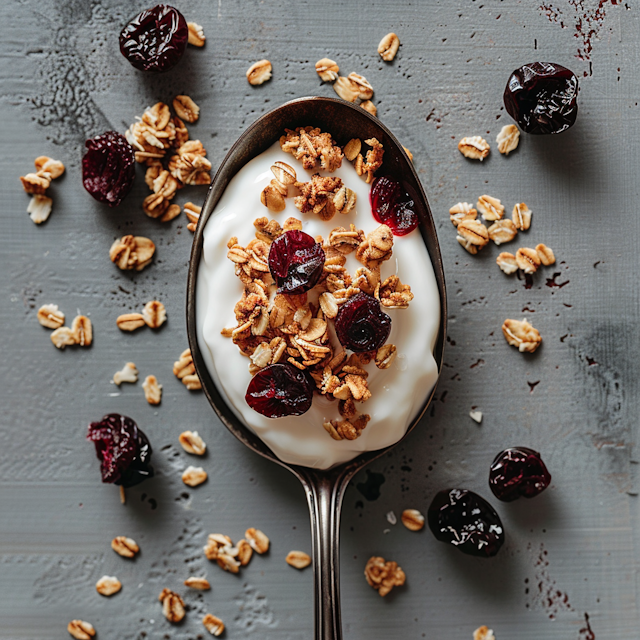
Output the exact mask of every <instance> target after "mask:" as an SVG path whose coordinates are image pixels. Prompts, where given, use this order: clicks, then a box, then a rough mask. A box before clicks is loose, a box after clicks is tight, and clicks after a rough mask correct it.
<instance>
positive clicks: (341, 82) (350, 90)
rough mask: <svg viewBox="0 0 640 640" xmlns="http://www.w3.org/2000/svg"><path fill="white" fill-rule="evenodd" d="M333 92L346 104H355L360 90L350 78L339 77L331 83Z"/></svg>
mask: <svg viewBox="0 0 640 640" xmlns="http://www.w3.org/2000/svg"><path fill="white" fill-rule="evenodd" d="M333 90H334V91H335V92H336V93H337V94H338V95H339V96H340V97H341V98H342V99H343V100H346V101H347V102H355V101H356V100H357V99H358V94H359V93H360V88H359V87H358V85H357V84H356V83H355V82H353V81H352V80H351V79H350V78H347V77H345V76H340V77H339V78H338V79H337V80H336V81H335V82H334V83H333Z"/></svg>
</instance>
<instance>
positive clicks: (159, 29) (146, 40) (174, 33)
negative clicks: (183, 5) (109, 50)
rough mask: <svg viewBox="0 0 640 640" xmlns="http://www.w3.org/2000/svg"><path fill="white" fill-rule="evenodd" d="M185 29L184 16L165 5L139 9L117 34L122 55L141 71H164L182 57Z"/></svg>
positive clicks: (186, 31)
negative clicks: (143, 9)
mask: <svg viewBox="0 0 640 640" xmlns="http://www.w3.org/2000/svg"><path fill="white" fill-rule="evenodd" d="M188 38H189V29H188V27H187V21H186V20H185V18H184V16H183V15H182V14H181V13H180V12H179V11H178V10H177V9H175V8H174V7H171V6H169V5H168V4H159V5H157V6H155V7H153V8H152V9H147V10H145V11H142V12H140V13H139V14H138V15H137V16H136V17H135V18H133V20H131V22H129V24H127V26H126V27H125V28H124V29H123V30H122V32H121V33H120V51H121V53H122V55H123V56H124V57H125V58H126V59H127V60H128V61H129V62H130V63H131V64H132V65H133V66H134V67H135V68H136V69H140V70H141V71H167V70H168V69H171V67H173V66H175V65H176V64H177V63H178V62H179V61H180V58H182V55H183V54H184V51H185V49H186V48H187V40H188Z"/></svg>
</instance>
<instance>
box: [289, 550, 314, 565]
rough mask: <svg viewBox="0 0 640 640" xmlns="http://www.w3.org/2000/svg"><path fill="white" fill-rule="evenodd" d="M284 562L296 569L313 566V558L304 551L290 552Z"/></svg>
mask: <svg viewBox="0 0 640 640" xmlns="http://www.w3.org/2000/svg"><path fill="white" fill-rule="evenodd" d="M284 560H285V562H286V563H287V564H288V565H289V566H290V567H293V568H294V569H305V568H306V567H308V566H309V565H310V564H311V556H310V555H309V554H308V553H305V552H304V551H289V553H288V554H287V557H286V558H285V559H284Z"/></svg>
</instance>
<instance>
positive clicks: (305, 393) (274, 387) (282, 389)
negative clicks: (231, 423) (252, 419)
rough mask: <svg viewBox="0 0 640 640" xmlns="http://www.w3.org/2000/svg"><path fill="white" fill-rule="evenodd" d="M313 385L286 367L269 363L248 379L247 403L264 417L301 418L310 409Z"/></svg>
mask: <svg viewBox="0 0 640 640" xmlns="http://www.w3.org/2000/svg"><path fill="white" fill-rule="evenodd" d="M313 389H314V386H313V384H312V383H311V381H310V380H309V378H308V376H307V375H306V374H305V373H304V372H303V371H300V369H298V368H297V367H294V366H293V365H290V364H271V365H269V366H268V367H265V368H264V369H260V371H258V373H256V375H255V376H253V378H252V379H251V382H250V383H249V386H248V387H247V394H246V395H245V399H246V401H247V404H248V405H249V406H250V407H251V408H252V409H253V410H254V411H257V412H258V413H261V414H262V415H263V416H266V417H267V418H282V417H284V416H301V415H302V414H303V413H305V412H307V411H308V410H309V408H310V407H311V401H312V400H313Z"/></svg>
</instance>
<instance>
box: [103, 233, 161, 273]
mask: <svg viewBox="0 0 640 640" xmlns="http://www.w3.org/2000/svg"><path fill="white" fill-rule="evenodd" d="M155 251H156V245H155V244H153V242H151V240H149V238H144V237H142V236H131V235H129V236H123V237H122V238H120V239H119V240H116V241H115V242H114V243H113V244H112V245H111V248H110V249H109V257H110V258H111V262H114V263H115V264H116V265H117V266H118V268H119V269H123V270H125V271H126V270H131V269H135V270H136V271H142V269H144V268H145V267H146V266H147V265H148V264H150V263H151V260H152V258H153V254H154V253H155Z"/></svg>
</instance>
